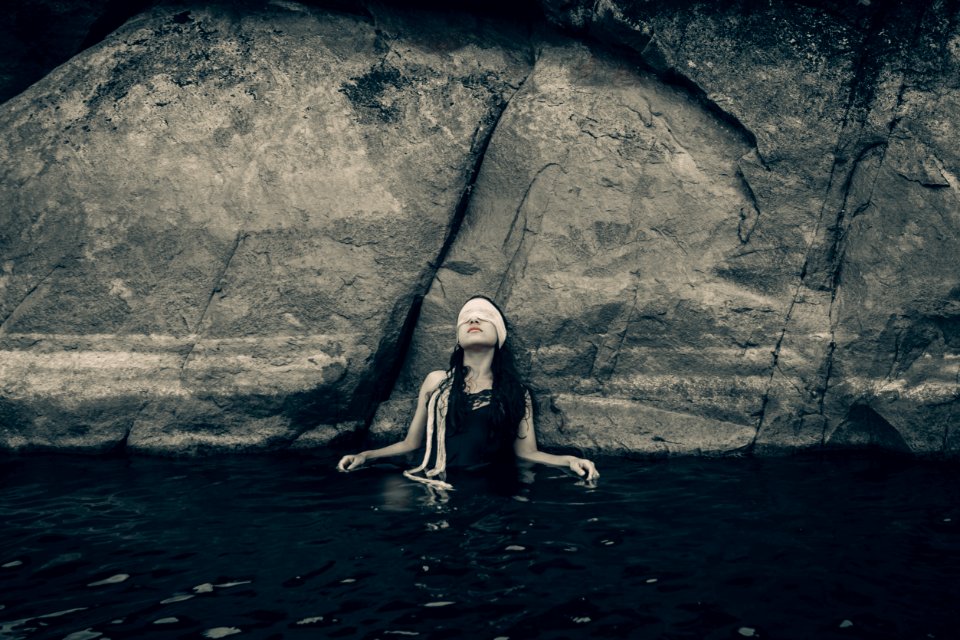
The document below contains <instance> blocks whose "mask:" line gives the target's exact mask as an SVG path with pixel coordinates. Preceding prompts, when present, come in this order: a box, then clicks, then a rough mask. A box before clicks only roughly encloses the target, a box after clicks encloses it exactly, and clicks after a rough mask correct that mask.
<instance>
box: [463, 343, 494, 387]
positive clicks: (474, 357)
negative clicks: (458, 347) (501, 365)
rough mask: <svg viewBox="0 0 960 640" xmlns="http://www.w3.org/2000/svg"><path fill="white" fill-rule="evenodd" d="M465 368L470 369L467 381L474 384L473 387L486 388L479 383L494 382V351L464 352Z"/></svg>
mask: <svg viewBox="0 0 960 640" xmlns="http://www.w3.org/2000/svg"><path fill="white" fill-rule="evenodd" d="M463 366H465V367H467V369H469V372H468V373H467V381H468V382H469V383H472V385H471V386H484V385H482V384H480V385H478V384H477V383H478V382H479V383H482V382H492V381H493V374H492V372H491V367H492V366H493V349H482V350H480V349H478V350H473V349H471V350H469V351H467V350H464V352H463Z"/></svg>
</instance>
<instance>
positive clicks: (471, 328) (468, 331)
mask: <svg viewBox="0 0 960 640" xmlns="http://www.w3.org/2000/svg"><path fill="white" fill-rule="evenodd" d="M474 331H483V329H481V328H479V327H470V328H469V329H467V333H473V332H474Z"/></svg>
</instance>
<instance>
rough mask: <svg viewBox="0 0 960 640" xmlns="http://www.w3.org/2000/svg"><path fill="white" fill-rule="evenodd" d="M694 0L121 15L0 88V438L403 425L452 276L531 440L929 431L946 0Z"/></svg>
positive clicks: (929, 446) (150, 439)
mask: <svg viewBox="0 0 960 640" xmlns="http://www.w3.org/2000/svg"><path fill="white" fill-rule="evenodd" d="M714 5H715V3H706V2H693V1H689V2H685V3H671V4H670V6H664V5H663V3H649V2H640V1H637V2H623V1H621V2H611V1H609V0H601V1H600V2H597V3H594V2H590V3H585V2H583V3H579V2H568V1H565V2H562V3H561V2H556V3H555V2H549V1H545V2H544V3H543V9H544V15H545V17H546V19H547V20H548V21H549V22H551V23H552V24H553V25H554V26H553V27H549V26H547V24H545V23H536V22H534V23H533V24H532V25H530V24H526V23H524V21H522V20H506V19H503V20H501V19H495V18H493V17H490V16H489V15H487V16H483V17H481V16H479V15H478V14H455V13H450V12H447V11H438V10H436V9H434V10H428V9H418V10H411V9H409V8H399V7H398V8H391V7H389V6H381V5H373V4H371V5H365V4H364V5H359V4H358V5H355V6H354V5H344V6H347V7H350V11H344V10H342V7H341V10H335V9H324V8H322V7H318V6H313V5H301V4H297V3H294V2H286V1H281V0H273V1H272V2H268V3H254V2H250V3H245V4H240V5H238V4H237V3H224V4H217V3H197V4H194V5H188V4H183V3H178V4H176V5H169V6H168V5H165V4H161V5H160V6H158V7H156V8H154V9H152V10H150V11H148V12H146V13H143V14H141V15H139V16H137V17H136V18H134V19H133V20H131V21H130V22H128V23H127V24H126V25H124V26H123V27H122V28H121V29H119V30H118V31H116V32H115V33H113V34H112V35H111V36H109V37H108V38H107V39H106V40H104V41H103V42H102V43H100V44H99V45H97V46H95V47H93V48H91V49H88V50H86V51H84V52H83V53H81V54H80V55H78V56H76V57H74V58H72V59H71V60H69V61H68V62H66V63H65V64H64V65H62V66H61V67H59V68H58V69H56V70H55V71H54V72H53V73H51V74H50V75H49V76H47V77H46V78H44V79H43V80H42V81H40V82H39V83H37V84H36V85H34V86H33V87H31V88H30V89H29V90H28V91H26V92H25V93H23V94H21V95H20V96H18V97H16V98H14V99H12V100H10V101H8V102H7V103H6V104H3V105H0V132H2V134H3V135H2V136H0V172H2V175H3V176H4V178H3V181H2V184H0V211H2V212H3V214H2V218H0V259H2V265H0V266H2V269H3V273H2V275H0V319H2V324H0V351H2V353H0V446H2V447H3V448H5V449H9V450H31V449H37V448H74V449H93V450H102V449H109V448H113V447H118V446H126V447H128V448H130V449H133V450H144V451H155V452H156V451H159V452H189V451H201V450H206V449H250V448H253V449H262V448H285V447H312V446H323V445H325V444H326V443H328V442H329V441H330V440H331V439H332V438H334V437H336V436H337V435H340V434H344V433H352V432H355V431H356V432H363V431H364V430H365V429H366V425H368V424H370V435H372V436H373V439H374V440H380V441H382V440H386V439H389V438H394V437H398V436H400V435H401V434H402V433H403V431H404V429H405V428H406V423H407V421H408V420H409V417H410V413H411V410H412V406H413V396H414V394H415V392H416V388H417V387H418V385H419V381H420V380H421V379H422V377H423V375H425V374H426V372H427V371H429V370H431V369H435V368H438V367H442V366H444V365H445V362H446V359H447V357H448V354H449V350H450V348H451V347H452V346H453V328H452V324H453V321H454V319H455V316H456V312H457V310H458V308H459V306H460V304H462V302H463V300H464V299H465V298H466V297H467V296H468V295H470V294H473V293H484V294H487V295H490V296H492V297H494V298H495V299H497V300H498V302H499V303H501V306H503V307H504V308H505V310H506V313H507V315H508V318H509V320H510V321H511V323H512V325H513V329H514V331H513V332H512V334H511V341H512V342H513V347H514V349H515V350H516V352H517V353H518V355H519V356H520V360H521V362H522V364H523V366H524V369H525V371H527V373H528V375H529V378H530V380H531V382H532V384H533V386H534V388H535V389H536V391H537V397H538V409H539V416H540V419H539V430H540V438H541V441H543V442H544V443H546V444H548V445H565V446H573V447H579V448H585V449H600V450H604V451H610V452H640V453H659V454H670V453H704V454H723V453H731V452H748V451H755V452H758V453H765V454H771V453H778V452H783V451H793V450H797V449H803V448H810V447H821V446H863V445H879V446H882V447H886V448H892V449H896V450H901V451H911V452H914V453H918V454H935V453H941V454H947V455H956V454H957V452H958V451H960V436H958V434H957V427H958V425H960V201H958V200H960V197H958V194H960V192H958V188H960V185H958V182H957V176H958V175H960V166H958V164H960V155H958V152H957V145H956V142H957V140H958V137H960V136H958V131H957V124H956V123H957V122H958V121H960V120H958V115H960V109H958V107H960V87H958V83H960V80H958V79H960V73H958V71H960V33H958V26H957V25H958V23H960V21H958V17H960V9H958V7H957V4H956V3H948V2H929V3H924V4H921V5H916V4H910V5H907V4H905V3H898V2H877V3H873V4H872V5H869V6H868V5H864V4H863V3H859V4H857V3H845V2H839V1H838V2H826V1H825V2H819V3H810V4H804V3H794V2H787V1H786V0H784V1H783V2H780V3H755V2H746V1H745V2H741V3H732V4H724V6H723V7H716V6H714ZM531 27H532V28H531ZM421 300H422V306H421ZM398 370H399V377H397V378H396V379H395V376H396V375H397V371H398ZM388 396H389V399H388V400H386V401H385V402H382V403H381V400H384V399H386V398H387V397H388ZM374 411H376V416H375V418H374Z"/></svg>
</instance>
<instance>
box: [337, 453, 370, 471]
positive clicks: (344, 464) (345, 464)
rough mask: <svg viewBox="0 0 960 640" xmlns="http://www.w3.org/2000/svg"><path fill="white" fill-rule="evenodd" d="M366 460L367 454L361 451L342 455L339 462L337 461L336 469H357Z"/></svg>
mask: <svg viewBox="0 0 960 640" xmlns="http://www.w3.org/2000/svg"><path fill="white" fill-rule="evenodd" d="M366 461H367V456H365V455H363V454H362V453H354V454H351V455H346V456H343V457H342V458H340V462H339V463H337V471H353V470H354V469H359V468H360V467H361V466H363V463H364V462H366Z"/></svg>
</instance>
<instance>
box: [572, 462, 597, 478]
mask: <svg viewBox="0 0 960 640" xmlns="http://www.w3.org/2000/svg"><path fill="white" fill-rule="evenodd" d="M575 465H576V466H575V467H574V471H576V472H577V475H580V476H583V477H584V479H586V480H596V479H597V478H599V477H600V473H599V472H598V471H597V467H596V466H595V465H594V464H593V463H592V462H591V461H589V460H586V459H584V458H580V459H579V460H577V461H576V463H575Z"/></svg>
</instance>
